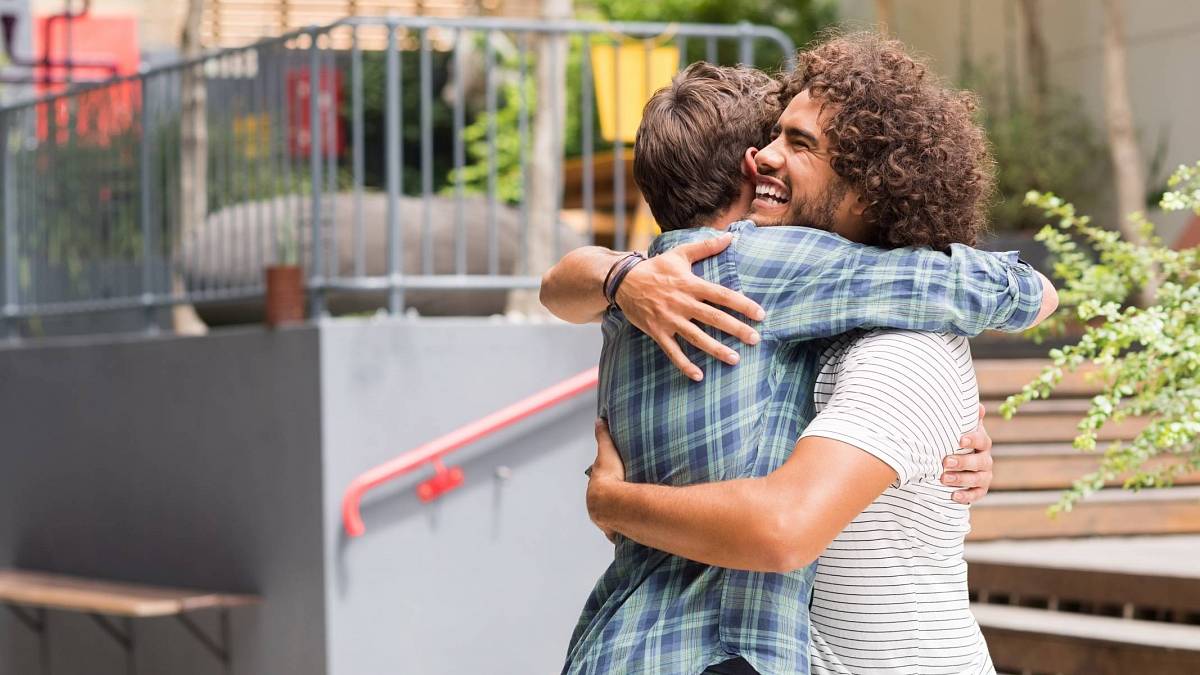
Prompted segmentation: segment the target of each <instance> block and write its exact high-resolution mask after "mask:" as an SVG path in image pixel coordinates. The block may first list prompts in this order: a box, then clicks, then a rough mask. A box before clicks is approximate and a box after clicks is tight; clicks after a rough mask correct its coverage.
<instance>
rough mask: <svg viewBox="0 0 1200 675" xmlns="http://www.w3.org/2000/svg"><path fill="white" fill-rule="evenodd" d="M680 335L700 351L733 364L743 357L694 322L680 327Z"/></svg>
mask: <svg viewBox="0 0 1200 675" xmlns="http://www.w3.org/2000/svg"><path fill="white" fill-rule="evenodd" d="M679 337H681V338H683V339H684V340H687V341H688V342H690V343H691V344H692V345H693V346H694V347H696V348H697V349H699V350H700V351H702V352H704V353H706V354H708V355H709V356H712V357H714V358H716V359H718V360H720V361H724V362H725V363H728V364H729V365H731V366H736V365H737V363H738V361H740V360H741V357H740V356H738V353H737V352H735V351H733V350H732V349H730V348H729V347H726V346H725V345H723V344H721V343H720V342H718V341H717V340H716V339H715V338H714V337H713V336H711V335H709V334H708V333H705V332H704V331H702V330H700V327H699V326H697V325H696V324H694V323H686V324H684V325H682V326H680V327H679Z"/></svg>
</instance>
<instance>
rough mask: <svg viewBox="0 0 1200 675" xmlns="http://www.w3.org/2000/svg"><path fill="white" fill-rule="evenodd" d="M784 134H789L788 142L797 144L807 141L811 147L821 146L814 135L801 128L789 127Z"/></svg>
mask: <svg viewBox="0 0 1200 675" xmlns="http://www.w3.org/2000/svg"><path fill="white" fill-rule="evenodd" d="M783 133H786V134H787V137H788V140H789V141H791V142H793V143H795V142H796V141H801V140H802V141H806V142H808V144H809V145H811V146H812V147H814V148H816V147H819V146H820V144H819V143H818V142H817V137H816V136H814V135H813V134H812V133H810V132H808V131H805V130H804V129H801V128H799V127H788V128H787V129H785V130H784V132H783Z"/></svg>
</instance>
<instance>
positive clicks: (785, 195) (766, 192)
mask: <svg viewBox="0 0 1200 675" xmlns="http://www.w3.org/2000/svg"><path fill="white" fill-rule="evenodd" d="M754 196H755V198H756V199H757V200H760V201H762V202H764V203H766V204H770V205H773V206H780V205H783V204H787V203H788V202H789V201H790V200H791V198H792V195H791V193H790V192H789V191H788V189H787V187H785V186H784V184H783V183H782V182H781V181H779V180H778V179H775V178H771V177H770V176H758V177H757V180H756V181H755V185H754Z"/></svg>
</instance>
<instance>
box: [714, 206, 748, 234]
mask: <svg viewBox="0 0 1200 675" xmlns="http://www.w3.org/2000/svg"><path fill="white" fill-rule="evenodd" d="M743 218H745V214H744V212H740V213H739V212H738V211H737V210H736V209H733V208H729V209H726V210H724V211H722V212H721V213H719V214H718V215H717V216H716V217H715V218H713V219H712V222H710V223H709V224H708V227H711V228H712V229H714V230H727V229H729V226H730V225H732V224H733V223H736V222H737V221H739V220H742V219H743Z"/></svg>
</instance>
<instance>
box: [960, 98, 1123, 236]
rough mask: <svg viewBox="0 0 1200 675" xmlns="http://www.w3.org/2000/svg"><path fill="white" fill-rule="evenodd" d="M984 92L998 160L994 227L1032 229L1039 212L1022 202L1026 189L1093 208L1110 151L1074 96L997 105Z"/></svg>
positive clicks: (1103, 191) (1104, 180)
mask: <svg viewBox="0 0 1200 675" xmlns="http://www.w3.org/2000/svg"><path fill="white" fill-rule="evenodd" d="M989 98H990V97H987V95H986V94H985V104H986V105H985V110H986V113H985V115H984V120H983V121H984V126H985V127H986V128H987V132H988V138H989V140H990V141H991V144H992V153H993V155H994V156H995V158H996V198H995V200H994V201H993V202H992V208H991V222H992V224H993V227H995V228H996V229H997V230H1005V231H1024V232H1033V231H1036V230H1037V229H1038V228H1039V227H1040V226H1041V224H1042V223H1041V220H1040V219H1039V217H1038V214H1037V213H1035V212H1034V211H1033V210H1031V209H1029V208H1027V207H1026V206H1025V203H1024V199H1025V193H1026V191H1028V190H1031V189H1032V190H1037V191H1048V190H1051V189H1054V190H1055V191H1056V193H1057V194H1059V195H1061V196H1062V197H1063V198H1064V199H1067V200H1070V201H1072V203H1080V202H1081V200H1091V201H1088V202H1084V203H1083V204H1082V206H1084V207H1085V208H1087V209H1097V208H1099V207H1101V206H1102V205H1101V204H1098V203H1096V201H1095V200H1096V196H1097V195H1103V194H1106V193H1107V192H1108V190H1107V189H1106V188H1107V187H1108V184H1109V180H1110V171H1109V158H1108V149H1107V146H1106V145H1105V143H1104V141H1103V135H1102V134H1101V133H1100V132H1099V131H1098V130H1097V129H1096V128H1095V126H1094V125H1093V124H1092V122H1091V120H1090V119H1089V118H1088V117H1087V115H1086V113H1085V112H1084V111H1085V108H1084V106H1083V105H1082V104H1081V103H1080V101H1078V100H1077V99H1075V98H1074V97H1070V96H1065V95H1062V94H1054V95H1051V96H1048V97H1047V100H1046V101H1045V102H1044V103H1043V107H1042V108H1041V109H1040V110H1039V109H1035V108H1034V107H1033V106H1032V105H1030V104H1029V103H1018V104H1016V105H1013V106H1000V105H995V104H994V103H993V101H990V100H989Z"/></svg>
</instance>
